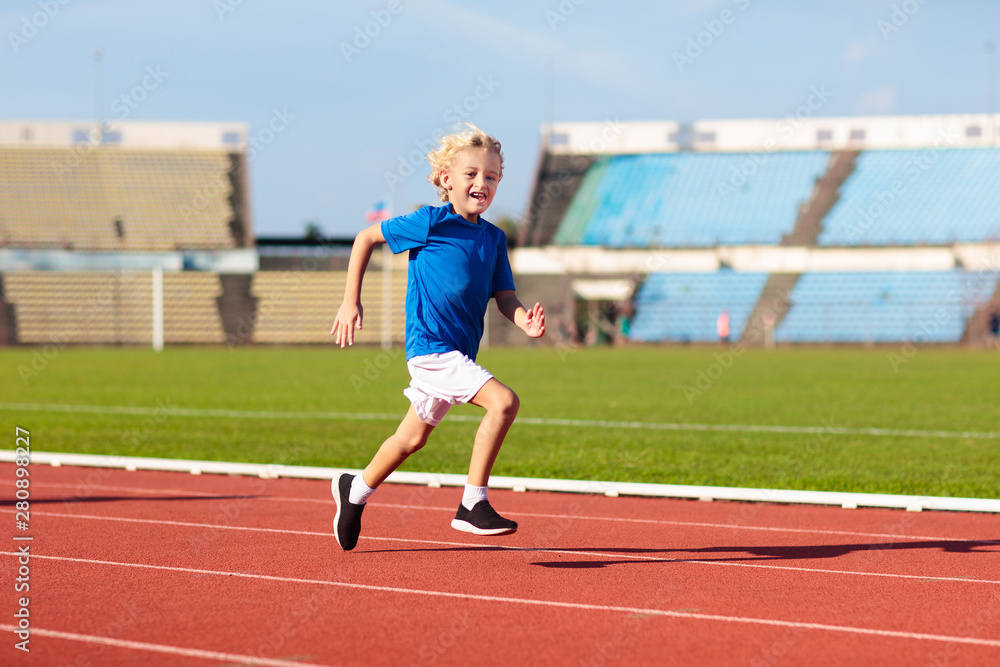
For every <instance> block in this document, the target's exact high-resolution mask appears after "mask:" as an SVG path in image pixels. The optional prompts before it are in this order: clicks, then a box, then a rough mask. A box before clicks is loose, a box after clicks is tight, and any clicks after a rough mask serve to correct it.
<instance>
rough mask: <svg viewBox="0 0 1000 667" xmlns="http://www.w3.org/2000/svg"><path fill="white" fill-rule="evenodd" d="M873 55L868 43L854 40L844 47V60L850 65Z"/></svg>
mask: <svg viewBox="0 0 1000 667" xmlns="http://www.w3.org/2000/svg"><path fill="white" fill-rule="evenodd" d="M871 55H872V52H871V49H870V48H869V47H868V45H867V44H864V43H862V42H853V43H851V44H849V45H848V46H847V48H846V49H844V55H843V58H844V62H845V63H846V64H848V65H857V64H858V63H860V62H862V61H864V60H868V58H870V57H871Z"/></svg>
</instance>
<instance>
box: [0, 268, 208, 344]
mask: <svg viewBox="0 0 1000 667" xmlns="http://www.w3.org/2000/svg"><path fill="white" fill-rule="evenodd" d="M3 282H4V291H5V295H4V296H5V300H6V301H7V302H8V303H11V304H13V306H14V309H15V311H16V313H17V317H16V322H17V340H18V341H19V342H21V343H33V344H47V343H52V344H59V345H62V344H73V343H94V344H108V343H125V344H149V343H151V342H152V336H153V335H152V330H153V305H152V304H153V299H152V275H151V274H150V273H148V272H145V271H140V272H128V271H125V272H111V271H86V272H71V271H8V272H5V273H4V274H3ZM220 294H221V288H220V285H219V276H218V275H217V274H214V273H198V272H185V273H166V274H164V276H163V335H164V340H165V342H167V343H222V342H225V340H226V337H225V334H224V332H223V328H222V322H221V320H220V318H219V312H218V306H217V303H216V298H217V297H218V296H219V295H220Z"/></svg>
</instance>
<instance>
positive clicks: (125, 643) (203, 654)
mask: <svg viewBox="0 0 1000 667" xmlns="http://www.w3.org/2000/svg"><path fill="white" fill-rule="evenodd" d="M32 558H34V556H32ZM0 630H3V631H5V632H17V631H18V628H17V627H16V626H14V625H7V624H2V623H0ZM31 634H32V635H38V636H39V637H51V638H52V639H65V640H68V641H73V642H85V643H87V644H103V645H105V646H114V647H117V648H129V649H133V650H136V651H150V652H153V653H166V654H167V655H182V656H184V657H185V658H201V659H202V660H215V661H219V660H221V661H224V662H227V663H230V664H234V665H262V666H263V667H324V666H323V665H317V664H316V663H312V662H299V661H298V660H296V661H291V660H275V659H272V658H257V657H254V656H252V655H241V654H239V653H220V652H219V651H206V650H203V649H199V648H184V647H183V646H167V645H164V644H150V643H149V642H135V641H130V640H128V639H114V638H112V637H100V636H97V635H81V634H78V633H76V632H62V631H60V630H46V629H45V628H36V627H34V626H32V628H31Z"/></svg>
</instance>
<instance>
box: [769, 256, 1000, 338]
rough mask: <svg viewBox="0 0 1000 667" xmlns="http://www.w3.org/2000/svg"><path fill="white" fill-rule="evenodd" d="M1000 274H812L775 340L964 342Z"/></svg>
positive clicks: (793, 296) (793, 295)
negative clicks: (968, 327)
mask: <svg viewBox="0 0 1000 667" xmlns="http://www.w3.org/2000/svg"><path fill="white" fill-rule="evenodd" d="M998 278H1000V274H998V273H996V272H971V271H959V270H955V271H905V272H903V271H900V272H852V273H807V274H804V275H803V276H802V277H801V278H800V279H799V281H798V283H797V284H796V285H795V288H794V289H793V290H792V293H791V302H792V306H791V309H790V310H789V311H788V314H787V315H786V316H785V318H784V319H783V320H782V321H781V322H780V323H779V324H778V329H777V332H776V335H775V339H776V340H778V341H785V342H799V343H806V342H827V341H832V342H853V343H862V342H873V343H879V342H899V341H917V342H923V343H954V342H958V341H959V340H960V339H961V337H962V334H963V332H964V330H965V325H966V322H967V320H968V318H969V316H971V315H972V313H973V311H975V309H976V308H977V307H979V306H981V305H982V304H983V303H985V302H986V301H987V300H988V299H989V298H990V296H991V295H992V294H993V292H994V290H995V289H996V288H997V280H998Z"/></svg>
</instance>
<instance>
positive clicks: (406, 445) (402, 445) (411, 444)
mask: <svg viewBox="0 0 1000 667" xmlns="http://www.w3.org/2000/svg"><path fill="white" fill-rule="evenodd" d="M426 444H427V437H426V436H422V435H414V434H405V433H397V434H396V446H397V447H399V450H400V451H401V452H402V453H403V454H406V455H407V456H409V455H410V454H412V453H414V452H416V451H417V450H419V449H421V448H422V447H423V446H424V445H426Z"/></svg>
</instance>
